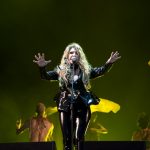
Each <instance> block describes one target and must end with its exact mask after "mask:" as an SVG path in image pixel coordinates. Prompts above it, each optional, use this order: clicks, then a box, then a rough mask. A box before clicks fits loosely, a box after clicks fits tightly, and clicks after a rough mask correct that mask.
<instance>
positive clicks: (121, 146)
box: [84, 141, 146, 150]
mask: <svg viewBox="0 0 150 150" xmlns="http://www.w3.org/2000/svg"><path fill="white" fill-rule="evenodd" d="M84 150H146V144H145V142H139V141H138V142H137V141H121V142H120V141H119V142H118V141H101V142H97V141H89V142H85V143H84Z"/></svg>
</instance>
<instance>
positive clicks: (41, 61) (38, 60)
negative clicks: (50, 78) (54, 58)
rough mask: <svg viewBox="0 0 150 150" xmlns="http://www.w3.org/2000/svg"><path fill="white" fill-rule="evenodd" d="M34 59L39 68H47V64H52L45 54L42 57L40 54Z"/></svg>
mask: <svg viewBox="0 0 150 150" xmlns="http://www.w3.org/2000/svg"><path fill="white" fill-rule="evenodd" d="M34 57H35V59H36V60H33V62H34V63H36V64H37V65H38V66H39V67H45V66H47V64H49V63H50V62H51V60H48V61H46V60H45V55H44V53H42V55H41V54H40V53H38V55H35V56H34Z"/></svg>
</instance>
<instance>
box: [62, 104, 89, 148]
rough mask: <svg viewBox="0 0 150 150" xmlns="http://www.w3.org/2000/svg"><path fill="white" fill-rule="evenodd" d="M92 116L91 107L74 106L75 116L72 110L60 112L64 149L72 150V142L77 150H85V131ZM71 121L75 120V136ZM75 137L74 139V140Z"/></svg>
mask: <svg viewBox="0 0 150 150" xmlns="http://www.w3.org/2000/svg"><path fill="white" fill-rule="evenodd" d="M90 118H91V111H90V107H86V106H78V105H74V106H73V117H72V116H71V111H69V112H64V111H60V112H59V119H60V124H61V129H62V134H63V144H64V150H72V147H73V146H72V143H73V144H74V146H75V149H76V150H83V141H84V136H85V132H86V129H87V126H88V123H89V120H90ZM71 121H73V136H72V135H71V133H72V132H71V128H72V126H71ZM72 137H73V141H72Z"/></svg>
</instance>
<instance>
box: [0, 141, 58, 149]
mask: <svg viewBox="0 0 150 150" xmlns="http://www.w3.org/2000/svg"><path fill="white" fill-rule="evenodd" d="M0 150H56V144H55V142H25V143H0Z"/></svg>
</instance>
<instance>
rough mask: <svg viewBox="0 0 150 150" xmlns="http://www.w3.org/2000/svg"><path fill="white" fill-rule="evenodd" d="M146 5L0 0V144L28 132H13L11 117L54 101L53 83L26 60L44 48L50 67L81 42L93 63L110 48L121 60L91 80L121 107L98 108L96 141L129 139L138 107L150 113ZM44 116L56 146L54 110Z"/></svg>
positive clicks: (108, 0)
mask: <svg viewBox="0 0 150 150" xmlns="http://www.w3.org/2000/svg"><path fill="white" fill-rule="evenodd" d="M149 6H150V1H148V0H144V1H143V0H132V1H130V0H126V1H124V0H123V1H119V0H114V1H112V0H92V1H90V0H64V1H61V0H5V1H4V0H2V1H0V31H1V32H0V55H1V57H0V65H1V69H0V70H1V73H0V103H1V104H0V142H26V141H28V132H24V133H23V134H22V135H19V136H17V135H16V134H15V127H16V126H15V125H16V120H17V119H19V118H23V120H25V119H27V118H29V117H30V116H32V115H33V114H34V110H35V105H36V104H37V102H39V101H41V102H43V103H45V105H46V106H55V102H54V101H53V97H54V95H55V93H56V91H57V89H58V83H56V82H51V83H50V82H48V81H42V80H41V79H40V75H39V70H38V68H37V66H36V65H35V64H33V62H32V60H33V59H34V54H37V53H38V52H44V53H45V55H46V58H47V59H51V60H52V63H51V64H50V65H49V66H48V69H53V68H54V67H55V66H56V65H57V64H58V63H59V61H60V59H61V56H62V54H63V51H64V48H65V47H66V45H68V44H69V43H71V42H77V43H79V44H80V45H81V46H82V47H83V49H84V51H85V53H86V55H87V58H88V60H89V62H90V63H91V64H92V65H93V66H101V65H102V64H104V63H105V61H106V60H107V58H108V57H109V55H110V53H111V51H113V50H118V51H119V52H120V55H121V56H122V59H120V60H119V61H118V62H117V63H116V64H115V65H114V66H113V68H112V69H111V71H110V72H109V73H108V74H106V76H103V77H101V78H99V79H96V80H93V81H92V90H93V91H94V92H95V93H96V94H97V95H98V96H99V97H101V98H105V99H109V100H112V101H114V102H117V103H118V104H120V106H121V109H120V111H119V112H118V113H116V114H114V113H108V114H107V113H98V116H99V117H98V119H99V121H100V122H101V123H102V124H103V125H104V126H105V127H106V128H107V129H108V134H106V135H101V140H104V141H105V140H108V141H117V140H121V141H127V140H130V139H131V135H132V132H133V131H134V130H135V129H136V119H137V115H138V113H140V112H142V111H145V112H146V113H150V109H149V107H150V66H148V61H149V60H150V9H149ZM49 118H50V119H51V120H52V121H53V122H54V125H55V130H54V140H55V141H56V144H57V148H58V150H59V149H61V147H62V135H61V131H60V126H59V123H58V122H59V121H58V113H56V114H53V115H52V116H50V117H49Z"/></svg>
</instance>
